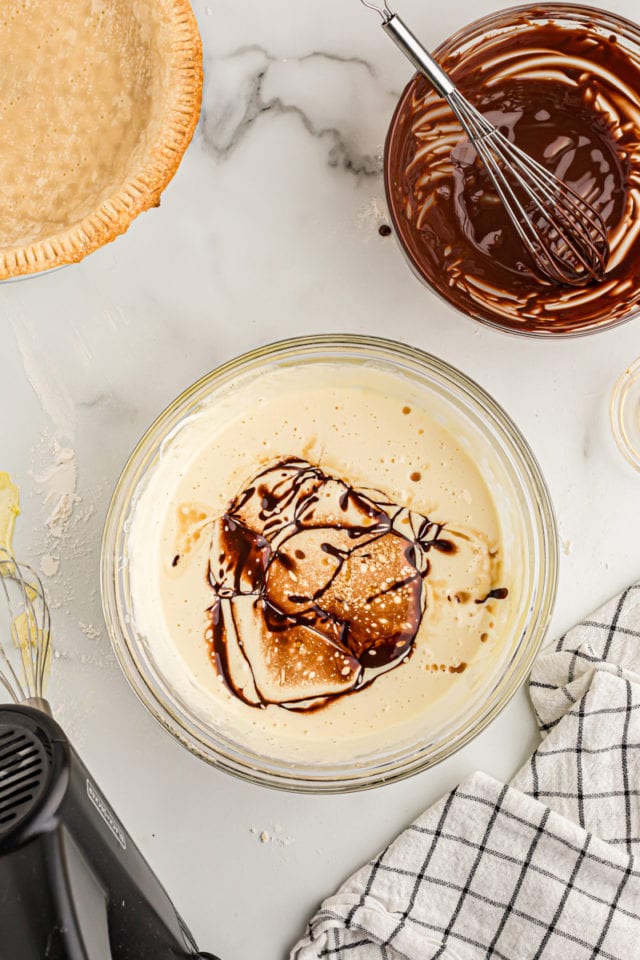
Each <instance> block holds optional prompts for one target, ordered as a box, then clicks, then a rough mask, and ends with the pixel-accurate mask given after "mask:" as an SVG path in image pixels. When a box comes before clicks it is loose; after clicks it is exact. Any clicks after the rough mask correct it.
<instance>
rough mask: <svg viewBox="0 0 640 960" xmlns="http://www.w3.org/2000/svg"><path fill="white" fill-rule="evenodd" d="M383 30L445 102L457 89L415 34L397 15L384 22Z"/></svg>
mask: <svg viewBox="0 0 640 960" xmlns="http://www.w3.org/2000/svg"><path fill="white" fill-rule="evenodd" d="M382 29H383V30H384V32H385V33H387V34H388V35H389V36H390V37H391V39H392V40H393V41H394V43H395V44H396V45H397V46H398V47H399V48H400V50H402V52H403V53H404V55H405V57H407V59H408V60H410V61H411V63H412V64H413V65H414V67H415V68H416V70H418V71H419V72H420V73H422V74H424V76H425V77H426V78H427V80H430V81H431V83H432V84H433V85H434V87H435V88H436V90H437V91H438V93H439V94H440V96H442V97H444V98H445V100H448V99H449V96H450V95H451V94H452V93H453V91H454V90H455V89H456V88H455V85H454V83H453V81H452V80H451V79H450V78H449V76H448V75H447V74H446V73H445V72H444V70H443V69H442V67H441V66H440V65H439V64H438V63H436V61H435V60H434V59H433V57H432V56H431V54H430V53H429V51H428V50H426V49H425V48H424V46H423V45H422V44H421V43H420V41H419V40H418V38H417V37H416V35H415V34H414V33H412V32H411V30H409V28H408V26H407V25H406V23H405V22H404V20H402V19H401V18H400V17H399V16H397V14H395V13H394V14H393V16H391V17H389V18H388V19H385V20H383V21H382Z"/></svg>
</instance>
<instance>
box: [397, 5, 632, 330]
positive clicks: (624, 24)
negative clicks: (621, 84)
mask: <svg viewBox="0 0 640 960" xmlns="http://www.w3.org/2000/svg"><path fill="white" fill-rule="evenodd" d="M526 12H531V13H532V15H533V14H535V15H537V16H538V17H545V15H547V14H548V15H549V16H553V15H554V14H555V15H556V16H559V15H560V14H564V15H565V16H567V15H568V16H570V17H571V16H573V17H576V18H579V17H580V18H582V19H584V20H586V21H591V20H593V19H594V18H595V19H598V18H602V17H605V18H606V19H607V21H608V23H612V24H614V25H616V26H618V27H619V28H620V33H621V35H624V34H625V33H627V32H628V33H629V34H631V35H633V37H634V39H635V41H636V42H637V43H638V46H639V47H640V24H638V23H634V22H633V21H632V20H630V19H629V18H628V17H624V16H622V15H620V14H617V13H613V12H612V11H609V10H603V9H602V8H599V7H593V6H590V5H588V4H583V3H558V2H548V3H547V2H542V3H535V2H534V0H531V2H529V3H522V4H516V5H515V6H512V7H505V8H504V9H498V10H494V11H492V12H490V13H488V14H485V15H484V16H481V17H478V18H476V19H475V20H473V21H471V22H470V23H468V24H466V25H465V26H463V27H461V28H460V29H459V30H457V31H456V32H455V33H453V34H451V36H449V37H447V38H446V39H445V40H443V41H442V42H441V43H439V44H438V46H437V47H436V48H435V50H434V51H433V56H434V57H435V59H436V60H438V61H439V60H440V58H441V57H444V56H446V55H448V54H449V53H451V52H452V51H453V50H455V49H456V48H457V47H458V46H459V45H460V44H463V43H465V42H468V40H469V38H470V37H471V36H473V35H474V34H476V33H478V32H479V31H480V30H485V29H490V28H491V26H492V24H494V23H498V22H500V21H504V20H505V18H507V17H509V16H510V15H514V16H516V15H522V14H524V13H526ZM421 79H424V78H423V77H422V75H421V74H420V73H418V72H416V73H414V74H413V76H412V77H411V78H410V79H409V81H408V82H407V84H406V85H405V87H404V89H403V90H402V93H401V94H400V96H399V98H398V102H397V103H396V106H395V108H394V111H393V114H392V116H391V120H390V121H389V126H388V128H387V133H386V136H385V143H384V155H383V164H382V166H383V179H384V188H385V197H386V201H387V209H388V211H389V217H390V219H391V223H392V224H393V231H394V237H395V239H396V242H397V243H398V245H399V247H400V249H401V251H402V253H403V255H404V257H405V259H406V260H407V262H408V264H409V266H410V268H411V270H412V272H413V273H414V275H415V276H416V277H417V279H418V280H420V281H421V283H422V284H424V285H425V286H427V287H428V288H429V290H430V291H431V292H432V293H433V294H435V295H436V296H437V297H438V298H439V299H440V300H441V301H442V302H443V303H446V304H447V306H448V307H449V308H450V309H452V310H454V311H455V312H456V314H457V315H458V316H462V317H465V318H466V319H467V320H472V321H476V322H478V323H482V324H483V325H484V326H487V327H490V328H491V329H492V330H497V331H499V332H500V333H504V334H507V335H513V336H516V337H529V338H532V339H536V340H561V339H565V340H567V339H573V338H578V337H587V336H590V335H592V334H594V333H605V332H607V331H609V330H613V329H615V328H616V327H619V326H621V325H622V324H624V323H628V322H629V321H630V320H633V319H634V318H635V317H637V316H638V315H639V314H640V305H638V306H636V307H634V308H633V309H632V310H631V311H630V312H629V313H628V314H627V315H626V316H623V317H618V318H616V319H614V320H612V321H610V322H609V323H605V324H601V323H600V324H599V323H597V322H592V323H589V324H584V325H583V326H581V327H580V328H578V329H576V330H562V331H555V332H554V331H553V329H551V328H549V329H543V328H539V329H534V330H531V329H526V330H525V329H522V330H521V329H519V328H518V327H515V326H511V325H507V324H504V323H500V321H498V320H491V319H490V318H489V317H486V316H483V315H482V314H481V313H479V312H477V313H476V312H474V311H473V310H472V309H469V310H468V311H467V310H464V309H462V308H461V307H459V306H457V304H454V303H452V302H451V301H450V300H449V299H448V298H447V297H446V296H445V295H444V293H442V292H441V290H440V289H439V288H438V287H436V286H435V285H434V284H433V283H432V281H431V279H430V278H429V277H428V276H427V275H426V274H425V272H424V271H423V270H422V267H421V264H420V259H419V257H418V256H417V255H416V254H415V253H414V251H413V250H412V249H411V246H410V244H409V243H407V242H406V240H405V234H404V229H403V220H402V217H401V214H400V212H399V211H397V210H396V208H395V204H394V201H393V190H392V181H393V171H392V169H391V159H390V154H391V149H390V147H391V142H392V139H393V137H394V134H395V132H396V129H397V126H398V124H399V122H400V119H401V114H402V111H403V110H404V107H405V104H406V101H407V100H408V99H409V97H410V95H411V93H412V92H413V90H414V89H415V86H416V84H417V83H418V82H419V81H420V80H421Z"/></svg>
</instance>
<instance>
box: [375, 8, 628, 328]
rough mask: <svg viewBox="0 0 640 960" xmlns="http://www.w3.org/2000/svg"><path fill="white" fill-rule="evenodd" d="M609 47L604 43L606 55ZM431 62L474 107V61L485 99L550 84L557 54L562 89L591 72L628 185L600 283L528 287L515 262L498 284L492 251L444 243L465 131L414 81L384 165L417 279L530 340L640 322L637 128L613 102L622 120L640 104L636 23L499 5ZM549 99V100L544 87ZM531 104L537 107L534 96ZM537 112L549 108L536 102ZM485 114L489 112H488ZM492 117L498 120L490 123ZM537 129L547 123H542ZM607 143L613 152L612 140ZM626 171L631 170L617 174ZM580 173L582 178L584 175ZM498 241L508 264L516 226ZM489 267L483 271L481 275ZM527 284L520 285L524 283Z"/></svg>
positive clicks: (468, 311) (394, 215) (591, 12)
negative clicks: (543, 35)
mask: <svg viewBox="0 0 640 960" xmlns="http://www.w3.org/2000/svg"><path fill="white" fill-rule="evenodd" d="M538 28H539V29H553V30H557V31H558V34H557V35H556V36H554V37H553V38H552V39H551V40H549V39H548V38H547V39H546V40H545V42H544V43H542V42H540V43H539V44H536V43H535V42H534V40H533V37H534V34H535V30H537V29H538ZM529 31H531V32H529ZM570 37H575V38H576V43H579V44H581V47H580V50H581V54H580V57H578V58H577V60H576V63H572V62H571V59H570V57H568V55H567V51H566V49H565V48H566V46H567V38H570ZM503 44H504V48H503V46H502V45H503ZM607 44H609V45H610V47H609V48H606V45H607ZM605 48H606V49H605ZM529 50H530V52H529ZM607 50H616V51H619V56H620V57H621V58H624V64H625V65H626V64H627V63H628V64H630V65H631V66H632V68H633V76H634V78H635V79H634V80H633V81H632V80H630V79H629V77H625V76H623V72H624V71H623V61H622V59H621V60H620V63H618V64H617V69H618V70H619V72H618V73H615V74H613V73H612V71H613V70H614V69H616V68H614V66H612V65H611V64H610V63H609V60H608V59H607V57H608V56H610V54H609V53H607ZM514 51H516V53H514ZM603 51H604V52H603ZM434 56H435V58H436V59H437V60H438V62H439V63H440V64H441V65H442V67H443V68H444V69H445V70H447V72H448V73H449V74H450V75H451V76H452V78H453V80H454V81H458V82H459V83H460V88H461V91H462V93H467V92H468V93H469V94H470V98H471V99H472V101H473V99H474V96H478V93H477V91H475V93H474V90H475V88H474V87H473V85H472V87H471V90H469V88H468V84H469V82H470V79H469V76H466V75H465V69H466V66H467V65H468V64H469V63H471V64H472V65H473V68H474V69H473V76H474V77H476V76H477V77H479V78H480V79H481V80H482V77H484V78H485V79H483V80H482V84H484V85H485V86H486V89H485V86H482V87H480V88H479V89H481V90H482V91H483V93H484V94H486V98H487V101H488V102H489V101H490V100H491V97H495V96H497V94H496V92H495V91H496V90H498V89H501V85H502V86H504V88H505V89H506V90H510V89H511V88H512V87H513V88H515V89H516V90H517V87H518V82H519V81H520V82H524V81H523V80H522V77H525V78H526V77H527V76H531V77H535V78H537V79H536V81H535V82H544V83H551V82H552V80H553V82H556V81H555V80H554V76H555V75H556V74H559V73H560V68H561V62H562V61H563V58H564V60H566V61H567V63H568V64H569V66H568V67H567V68H566V70H567V74H568V75H569V81H568V84H569V85H571V86H574V87H577V88H580V89H581V88H582V86H584V87H585V88H586V86H587V85H586V81H585V80H584V79H583V76H581V77H580V79H579V81H577V80H574V74H575V75H576V76H577V74H578V73H580V71H582V72H583V73H584V76H586V77H587V78H588V79H589V80H590V81H591V80H592V76H593V78H595V79H593V81H592V82H593V86H594V88H598V89H599V90H600V92H599V93H598V97H597V104H598V110H599V111H600V114H601V116H600V117H599V121H601V122H602V123H603V124H605V126H606V123H605V119H603V118H606V119H607V120H608V122H609V125H611V124H614V125H615V122H616V120H615V118H616V117H618V120H619V123H618V127H619V128H620V129H618V130H617V131H616V137H617V139H615V143H616V151H615V153H616V160H615V161H613V160H612V159H611V157H610V158H609V160H608V161H607V162H609V161H610V162H611V163H612V164H613V163H614V162H615V163H616V164H618V165H621V166H620V171H621V172H620V177H621V182H622V181H623V182H625V183H626V184H627V185H628V190H627V195H626V198H625V206H624V208H623V209H624V213H621V219H620V221H619V222H615V221H614V222H613V223H612V224H608V227H609V237H610V244H611V256H610V260H609V264H608V272H607V273H606V275H605V278H604V280H603V281H601V282H599V283H594V284H587V285H586V286H584V287H569V286H567V285H563V286H557V287H554V286H553V285H552V286H551V288H549V286H548V285H546V284H544V285H543V284H540V286H539V287H538V285H537V284H535V283H534V282H531V283H529V282H526V276H527V271H526V270H524V265H523V264H522V263H518V270H522V271H523V272H522V273H521V274H520V276H518V273H517V271H516V270H515V268H514V266H513V264H511V265H510V266H509V268H508V269H506V268H505V269H504V270H502V272H501V273H500V274H499V275H498V274H496V277H498V276H499V279H494V278H493V276H492V273H491V270H488V268H489V266H490V265H491V264H492V263H498V262H499V253H498V254H491V253H490V254H489V255H487V250H493V249H494V248H493V246H491V245H489V246H488V247H487V248H486V249H484V248H483V252H478V249H474V246H473V244H472V243H471V242H467V241H468V237H465V239H464V240H463V241H461V242H460V243H458V242H457V239H458V238H457V236H456V233H455V231H450V232H451V235H452V236H453V237H454V241H455V242H450V240H451V236H449V235H448V234H447V235H446V236H445V233H444V232H443V231H444V228H445V226H447V225H448V224H449V223H450V220H451V217H452V216H453V213H452V210H453V207H452V204H453V201H449V200H448V199H447V200H444V199H443V200H441V199H440V198H443V197H446V198H448V197H450V196H452V195H453V194H455V204H457V207H456V208H455V209H458V208H461V207H462V205H463V194H464V191H462V192H461V193H460V195H459V196H458V194H457V193H456V191H459V190H460V187H459V184H458V185H456V183H457V182H456V181H455V180H454V179H452V177H451V173H450V168H451V169H453V168H456V163H457V162H458V161H454V162H453V163H452V162H451V156H452V154H455V152H456V151H457V150H458V149H459V147H460V145H461V144H463V143H464V141H465V135H464V133H463V132H462V129H461V128H460V126H459V125H458V124H457V121H455V119H454V118H453V116H452V114H451V113H450V111H449V108H448V107H447V106H446V104H445V103H444V101H442V100H441V98H439V96H438V95H437V94H436V93H434V92H433V91H432V88H431V87H430V86H429V84H428V82H427V81H426V80H425V79H424V77H422V76H421V75H420V74H416V75H415V76H414V77H413V78H412V80H410V82H409V83H408V85H407V86H406V88H405V90H404V91H403V93H402V95H401V97H400V99H399V102H398V104H397V107H396V110H395V112H394V115H393V117H392V119H391V122H390V125H389V130H388V133H387V138H386V144H385V159H384V176H385V188H386V195H387V203H388V207H389V211H390V216H391V222H392V224H393V227H394V232H395V235H396V237H397V239H398V242H399V244H400V246H401V248H402V250H403V253H404V255H405V257H406V259H407V261H408V263H409V266H410V267H411V269H412V270H413V272H414V274H415V275H416V276H417V277H418V278H419V279H420V280H421V281H422V282H423V283H425V284H426V285H427V286H429V287H430V288H431V289H432V290H433V291H434V292H435V293H436V294H437V295H439V296H440V297H442V298H443V299H444V300H446V301H447V302H448V303H449V304H451V305H452V306H453V307H455V308H456V309H458V310H460V311H461V312H462V313H463V314H465V315H466V316H468V317H471V318H472V319H474V320H478V321H480V322H481V323H483V324H486V325H488V326H491V327H493V328H494V329H499V330H502V331H506V332H509V333H515V334H520V335H525V336H530V337H541V338H548V339H555V338H558V337H574V336H582V335H585V334H589V333H593V332H596V331H599V330H605V329H606V330H608V329H611V328H612V327H614V326H617V325H619V324H621V323H624V322H626V321H627V320H630V319H632V318H633V317H635V316H637V314H638V311H639V309H640V289H639V288H638V285H637V284H636V283H634V279H633V278H634V276H636V275H637V272H638V260H639V259H640V253H639V251H640V246H636V245H635V242H632V239H633V238H635V237H637V233H636V228H635V221H636V219H637V217H636V215H635V208H636V205H637V196H638V187H637V185H638V184H640V166H639V165H638V162H637V158H638V156H639V154H638V151H637V146H636V144H637V140H638V133H637V130H636V129H635V126H634V123H632V124H631V126H629V125H628V124H627V122H626V116H627V114H626V112H625V113H624V118H623V119H624V122H623V121H622V120H620V111H621V110H622V107H621V106H620V105H619V106H618V107H616V106H613V104H614V103H616V102H617V98H618V97H619V95H620V91H625V93H624V95H625V96H626V95H627V94H628V95H629V100H628V103H627V102H626V101H625V103H626V106H625V111H626V109H627V107H628V110H629V116H637V113H638V107H639V105H640V97H639V94H638V89H640V82H638V77H640V27H638V26H637V25H636V24H634V23H632V22H631V21H630V20H627V19H625V18H624V17H620V16H617V15H616V14H613V13H608V12H606V11H604V10H598V9H596V8H593V7H589V6H583V5H578V4H568V3H540V4H535V5H534V4H531V5H524V6H517V7H511V8H508V9H503V10H499V11H496V12H495V13H492V14H489V15H488V16H486V17H483V18H481V19H479V20H476V21H474V22H473V23H471V24H469V25H468V26H466V27H463V28H462V29H461V30H460V31H459V32H458V33H456V34H454V35H453V36H451V37H450V38H449V39H447V40H445V41H444V42H443V43H442V44H441V45H440V46H439V47H438V48H437V49H436V50H435V51H434ZM518 56H521V57H522V58H523V62H520V61H519V60H518ZM574 59H576V58H575V57H574ZM514 63H515V66H514ZM477 64H481V67H479V68H478V67H477ZM574 68H575V69H574ZM485 70H486V74H485ZM571 71H573V73H572V72H571ZM587 71H591V73H590V74H589V73H587ZM503 74H504V76H503ZM591 75H592V76H591ZM541 76H542V81H540V77H541ZM601 81H602V82H601ZM479 82H480V80H479V81H478V83H479ZM465 84H466V85H465ZM603 84H604V85H603ZM605 87H606V89H605ZM538 95H539V91H538ZM546 95H547V96H549V95H550V94H549V91H548V90H547V94H546ZM585 96H586V95H585ZM505 102H508V101H505ZM518 103H519V102H518ZM546 105H548V104H546ZM498 106H499V103H498ZM534 106H538V103H537V101H536V102H535V103H534ZM540 106H544V105H543V104H542V103H541V104H540ZM491 109H496V108H495V107H492V108H491ZM506 109H507V108H506V107H505V110H506ZM511 109H512V110H513V111H514V113H513V114H512V116H517V115H518V111H517V110H516V107H515V106H512V107H511ZM481 110H484V112H486V113H488V114H490V113H491V110H490V109H489V106H485V107H483V108H481ZM616 111H617V112H616ZM538 113H539V115H540V116H541V117H543V115H544V116H546V118H547V119H548V117H549V114H548V111H546V110H544V109H541V110H540V111H539V112H538ZM538 113H536V120H537V119H538ZM498 115H500V114H499V113H498ZM494 122H498V120H495V118H494ZM544 122H545V121H544V117H543V120H542V121H541V127H542V128H544ZM632 127H633V132H629V135H630V136H631V137H632V139H633V145H631V144H630V145H629V146H628V147H627V145H626V144H622V145H621V140H620V138H621V137H622V136H623V133H622V131H623V130H625V131H631V128H632ZM530 132H531V131H529V133H530ZM618 135H619V136H618ZM540 137H541V138H542V133H541V134H540ZM568 139H569V138H567V140H568ZM556 140H558V138H556ZM540 142H541V143H542V144H544V143H545V142H546V141H544V139H541V140H540ZM608 146H610V147H611V149H612V150H613V141H612V143H611V144H609V145H608ZM529 149H530V148H529ZM549 150H551V147H550V146H549V147H547V148H545V153H544V155H545V156H546V155H547V152H548V151H549ZM591 156H592V158H595V157H596V156H600V157H602V156H603V154H602V152H600V153H598V151H596V150H593V151H592V154H591ZM537 159H541V158H537ZM465 162H467V161H465ZM594 162H595V159H594ZM624 164H626V165H627V166H626V167H624ZM558 175H560V174H559V173H558ZM586 178H587V174H584V179H586ZM574 180H575V175H574ZM449 181H451V183H450V182H449ZM616 189H617V188H616ZM478 196H479V197H480V201H478V202H479V203H480V202H485V201H486V202H487V203H489V201H491V202H493V201H494V198H493V197H492V196H490V195H489V194H487V195H486V196H482V190H479V191H478ZM495 201H497V197H496V198H495ZM441 203H442V206H440V204H441ZM463 209H464V214H463V215H460V218H461V219H462V220H464V224H463V227H464V232H465V234H467V233H468V232H469V230H472V229H473V228H472V227H471V226H470V223H471V220H470V218H469V216H468V211H467V208H466V207H464V208H463ZM429 210H431V211H435V213H433V219H432V220H429V217H431V216H432V214H430V213H428V211H429ZM484 216H485V221H483V223H484V226H483V230H485V231H488V226H487V222H486V213H485V215H484ZM443 225H444V226H443ZM497 226H499V223H497ZM495 234H496V235H499V239H498V241H497V245H496V248H495V249H497V250H498V251H499V250H500V247H501V245H502V244H503V243H504V250H505V251H509V257H511V253H512V251H513V249H514V246H513V243H514V242H515V243H516V244H517V243H518V240H517V236H515V231H514V239H513V240H512V237H511V235H510V234H508V233H505V234H504V236H502V231H501V230H498V229H496V230H495ZM490 236H491V234H489V233H486V236H484V237H483V238H482V239H478V240H477V241H475V243H476V248H479V247H482V245H483V244H485V242H488V237H490ZM452 250H453V252H451V251H452ZM443 251H444V253H443ZM447 251H448V252H447ZM509 262H510V261H509ZM514 262H515V261H514ZM505 263H507V260H505ZM485 269H487V270H488V272H487V273H486V274H485ZM522 277H524V278H525V280H523V281H522V284H521V278H522ZM509 284H511V286H510V285H509ZM556 291H557V293H556Z"/></svg>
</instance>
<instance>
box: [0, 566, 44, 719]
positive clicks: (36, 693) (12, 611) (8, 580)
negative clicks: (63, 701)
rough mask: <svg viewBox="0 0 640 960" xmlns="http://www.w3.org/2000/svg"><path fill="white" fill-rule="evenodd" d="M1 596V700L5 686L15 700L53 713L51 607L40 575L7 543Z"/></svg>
mask: <svg viewBox="0 0 640 960" xmlns="http://www.w3.org/2000/svg"><path fill="white" fill-rule="evenodd" d="M0 598H3V599H4V601H5V604H4V607H3V608H0V702H1V701H2V699H3V698H2V691H3V690H4V691H6V692H7V693H8V695H9V698H10V699H11V700H12V701H13V702H14V703H27V704H29V705H30V706H32V707H37V708H38V709H39V710H43V711H44V712H45V713H50V712H51V711H50V708H49V705H48V703H47V701H46V700H45V696H44V694H45V687H46V682H47V678H48V674H49V667H50V661H51V617H50V614H49V607H48V605H47V601H46V599H45V595H44V589H43V587H42V582H41V580H40V577H39V576H38V575H37V573H36V572H35V571H34V570H33V569H32V568H31V567H30V566H29V565H28V564H25V563H18V561H17V560H16V559H15V557H14V556H13V554H12V553H10V552H9V551H8V550H6V549H5V548H4V547H0ZM1 602H2V600H1V599H0V603H1Z"/></svg>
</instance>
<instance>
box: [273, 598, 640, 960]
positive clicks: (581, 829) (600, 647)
mask: <svg viewBox="0 0 640 960" xmlns="http://www.w3.org/2000/svg"><path fill="white" fill-rule="evenodd" d="M530 691H531V698H532V701H533V704H534V708H535V710H536V714H537V717H538V722H539V726H540V732H541V736H542V742H541V744H540V746H539V747H538V749H537V750H536V752H535V753H534V754H533V756H532V757H531V759H530V760H529V761H528V762H527V763H526V764H525V766H524V768H523V769H522V770H521V771H520V773H519V774H518V775H517V776H516V777H515V779H514V780H513V781H512V783H511V785H510V786H506V785H504V784H501V783H498V782H497V781H495V780H493V779H492V778H491V777H489V776H486V775H485V774H482V773H477V774H475V775H474V776H472V777H470V778H469V779H468V780H466V781H465V782H464V783H462V784H461V785H460V786H458V787H457V788H456V789H455V790H453V791H452V792H451V793H450V794H449V795H448V796H446V797H445V798H444V799H442V800H441V801H440V802H439V803H437V804H436V805H435V806H433V807H431V809H430V810H428V811H427V812H426V813H425V814H423V816H422V817H420V819H419V820H417V821H416V822H415V823H414V824H412V825H411V826H410V827H409V828H408V829H407V830H406V831H405V832H404V833H403V834H401V835H400V837H398V839H397V840H395V841H394V842H393V843H392V844H391V845H390V846H389V847H387V849H386V850H384V851H383V852H382V853H381V854H380V855H379V856H378V857H376V858H375V860H373V861H372V862H371V863H369V864H367V865H366V866H365V867H363V868H362V869H361V870H359V871H358V872H357V873H356V874H354V876H353V877H351V879H350V880H348V881H347V882H346V883H345V884H344V886H343V887H342V888H341V889H340V891H339V892H338V893H337V894H336V895H335V896H333V897H330V898H329V899H328V900H326V901H325V902H324V903H323V904H322V907H321V909H320V910H319V912H318V913H317V914H316V916H315V917H314V918H313V919H312V921H311V923H310V924H309V928H308V931H307V934H306V936H305V938H304V939H303V940H302V941H301V942H300V943H299V944H298V945H297V946H296V947H295V948H294V950H293V951H292V953H291V960H320V958H325V957H326V958H332V960H439V958H444V960H479V958H491V957H495V958H496V960H539V958H542V960H596V958H598V960H600V958H601V960H632V958H634V957H636V956H640V863H636V861H635V860H634V854H635V855H637V854H638V853H640V802H639V796H640V776H639V774H640V584H636V585H635V586H632V587H630V588H629V589H628V590H625V591H624V592H623V593H622V594H620V595H619V596H618V597H615V598H614V599H613V600H611V601H610V602H609V603H607V604H605V606H604V607H602V608H601V609H600V610H598V612H597V613H596V614H594V615H593V616H592V617H590V618H589V619H588V620H585V621H584V622H583V623H581V624H580V625H579V626H577V627H575V628H574V629H573V630H571V631H570V632H569V633H567V634H566V636H564V637H562V639H561V640H560V641H558V643H557V644H556V645H555V646H554V647H553V648H551V649H549V650H548V651H545V652H544V653H543V654H542V655H541V656H540V657H539V659H538V660H537V662H536V664H535V666H534V669H533V672H532V675H531V681H530Z"/></svg>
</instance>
